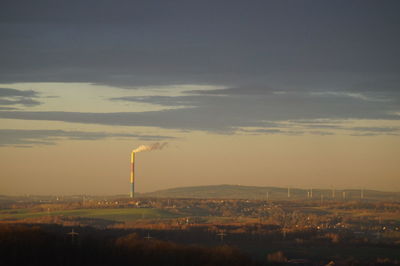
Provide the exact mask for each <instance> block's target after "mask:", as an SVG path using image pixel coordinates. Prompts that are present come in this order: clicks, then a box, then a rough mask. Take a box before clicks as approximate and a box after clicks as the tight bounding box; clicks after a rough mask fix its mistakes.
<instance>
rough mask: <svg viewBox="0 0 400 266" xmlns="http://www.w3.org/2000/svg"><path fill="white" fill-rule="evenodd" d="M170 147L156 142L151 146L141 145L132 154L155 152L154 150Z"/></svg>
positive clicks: (164, 143) (165, 143)
mask: <svg viewBox="0 0 400 266" xmlns="http://www.w3.org/2000/svg"><path fill="white" fill-rule="evenodd" d="M167 145H168V143H167V142H161V143H160V142H156V143H153V144H151V145H140V146H139V147H137V148H136V149H134V150H133V151H132V152H134V153H137V152H143V151H154V150H162V149H164V148H165V147H166V146H167Z"/></svg>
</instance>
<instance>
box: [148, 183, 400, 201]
mask: <svg viewBox="0 0 400 266" xmlns="http://www.w3.org/2000/svg"><path fill="white" fill-rule="evenodd" d="M362 193H363V198H364V199H370V200H398V199H399V198H400V197H399V193H397V192H383V191H376V190H364V191H363V192H361V190H355V189H343V190H337V189H336V190H335V191H333V190H332V189H312V199H314V200H321V196H322V198H323V199H324V200H329V199H332V198H333V194H334V195H335V199H336V200H343V197H345V199H346V200H357V199H360V198H361V195H362ZM140 196H141V197H162V198H220V199H260V200H266V199H267V198H268V199H270V200H288V199H289V200H300V199H307V198H310V199H311V190H310V189H300V188H290V197H288V188H281V187H258V186H240V185H214V186H194V187H178V188H170V189H164V190H158V191H154V192H149V193H143V194H141V195H140Z"/></svg>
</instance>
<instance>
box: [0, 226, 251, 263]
mask: <svg viewBox="0 0 400 266" xmlns="http://www.w3.org/2000/svg"><path fill="white" fill-rule="evenodd" d="M0 265H5V266H6V265H53V266H57V265H149V266H151V265H157V266H159V265H188V266H190V265H193V266H195V265H210V266H211V265H218V266H224V265H230V266H235V265H254V264H253V262H252V261H251V259H250V258H249V257H247V256H245V255H243V254H242V253H241V252H240V251H239V250H236V249H234V248H231V247H228V246H221V247H214V248H205V247H197V246H184V245H179V244H175V243H170V242H165V241H159V240H145V239H141V238H139V237H138V236H137V235H136V234H129V235H125V236H120V237H117V238H115V237H110V236H108V235H107V234H99V235H98V234H90V233H86V234H84V235H80V236H76V237H75V238H74V239H73V238H72V236H71V235H67V234H65V228H61V227H60V228H55V229H54V228H53V229H52V230H50V231H49V230H43V229H41V228H39V227H28V226H20V225H18V226H15V225H12V226H10V225H0Z"/></svg>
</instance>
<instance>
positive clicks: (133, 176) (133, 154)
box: [130, 151, 135, 198]
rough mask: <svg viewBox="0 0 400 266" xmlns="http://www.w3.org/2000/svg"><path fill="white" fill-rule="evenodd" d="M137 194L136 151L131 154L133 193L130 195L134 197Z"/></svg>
mask: <svg viewBox="0 0 400 266" xmlns="http://www.w3.org/2000/svg"><path fill="white" fill-rule="evenodd" d="M134 194H135V152H133V151H132V154H131V193H130V197H131V198H133V197H134Z"/></svg>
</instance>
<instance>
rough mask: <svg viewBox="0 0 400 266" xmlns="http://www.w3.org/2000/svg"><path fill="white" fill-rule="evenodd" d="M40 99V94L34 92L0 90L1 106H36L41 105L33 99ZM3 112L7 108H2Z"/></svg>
mask: <svg viewBox="0 0 400 266" xmlns="http://www.w3.org/2000/svg"><path fill="white" fill-rule="evenodd" d="M36 97H38V93H37V92H35V91H32V90H27V91H22V90H16V89H10V88H0V106H1V105H23V106H36V105H39V104H41V103H40V102H39V101H37V100H34V99H33V98H36ZM2 109H3V110H6V109H7V108H5V107H2Z"/></svg>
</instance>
